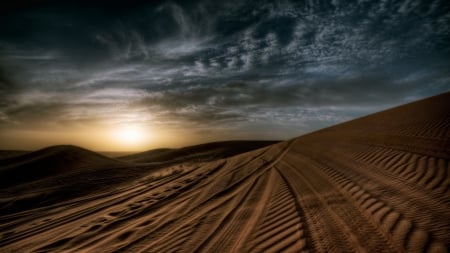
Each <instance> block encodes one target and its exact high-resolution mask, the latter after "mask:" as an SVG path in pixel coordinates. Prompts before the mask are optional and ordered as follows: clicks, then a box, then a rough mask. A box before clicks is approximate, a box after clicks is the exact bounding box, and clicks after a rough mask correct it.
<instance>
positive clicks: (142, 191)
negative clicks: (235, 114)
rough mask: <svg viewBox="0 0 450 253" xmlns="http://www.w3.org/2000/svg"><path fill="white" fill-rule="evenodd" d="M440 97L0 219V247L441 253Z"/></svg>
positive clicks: (447, 236) (444, 122) (449, 199)
mask: <svg viewBox="0 0 450 253" xmlns="http://www.w3.org/2000/svg"><path fill="white" fill-rule="evenodd" d="M449 101H450V93H446V94H443V95H440V96H436V97H432V98H429V99H426V100H422V101H419V102H415V103H412V104H408V105H405V106H400V107H397V108H394V109H391V110H387V111H383V112H380V113H377V114H373V115H370V116H367V117H363V118H360V119H357V120H353V121H350V122H347V123H344V124H340V125H337V126H334V127H330V128H326V129H323V130H321V131H318V132H315V133H312V134H309V135H305V136H302V137H299V138H296V139H293V140H290V141H285V142H280V143H277V144H273V145H270V146H267V147H265V148H261V149H257V150H254V151H250V152H247V153H243V154H240V155H236V156H233V157H230V158H226V159H219V160H216V161H210V162H189V163H182V164H177V165H174V166H170V167H167V168H165V169H161V170H157V171H152V172H149V173H148V174H147V175H145V176H143V177H141V178H139V179H138V180H135V181H133V182H129V183H127V184H121V185H120V186H117V187H110V188H109V189H108V190H103V191H101V192H97V193H95V194H91V195H86V196H81V197H78V198H76V199H70V200H67V201H65V202H63V203H57V204H53V205H50V206H44V207H40V208H36V209H33V208H30V209H29V210H25V211H20V212H16V213H11V214H7V215H2V216H1V217H0V224H1V225H0V226H1V227H0V231H1V235H0V236H1V237H0V239H1V240H0V247H1V250H0V251H1V252H447V249H448V248H449V247H450V187H449V184H450V166H449V158H450V131H449V130H450V102H449ZM93 173H95V172H93ZM4 194H6V193H4ZM4 194H3V193H2V195H4Z"/></svg>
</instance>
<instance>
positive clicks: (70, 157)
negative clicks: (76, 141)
mask: <svg viewBox="0 0 450 253" xmlns="http://www.w3.org/2000/svg"><path fill="white" fill-rule="evenodd" d="M120 163H121V162H119V161H117V160H113V159H111V158H108V157H105V156H102V155H100V154H97V153H95V152H92V151H89V150H87V149H83V148H80V147H76V146H71V145H61V146H52V147H48V148H43V149H40V150H37V151H34V152H30V153H26V154H23V155H19V156H14V157H11V158H6V159H2V160H0V186H1V187H7V186H11V185H17V184H21V183H25V182H28V181H33V180H37V179H41V178H44V177H48V176H54V175H57V174H61V173H67V172H70V171H71V170H74V169H83V168H91V167H96V166H113V165H116V166H117V165H118V164H120Z"/></svg>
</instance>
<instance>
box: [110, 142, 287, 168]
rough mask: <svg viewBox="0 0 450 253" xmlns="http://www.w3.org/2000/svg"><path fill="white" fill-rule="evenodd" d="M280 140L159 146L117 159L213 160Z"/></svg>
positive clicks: (148, 160) (145, 160) (161, 160)
mask: <svg viewBox="0 0 450 253" xmlns="http://www.w3.org/2000/svg"><path fill="white" fill-rule="evenodd" d="M277 142H279V141H255V140H250V141H220V142H210V143H204V144H199V145H195V146H188V147H183V148H178V149H169V148H159V149H153V150H149V151H145V152H142V153H137V154H132V155H127V156H122V157H118V158H117V159H120V160H124V161H129V162H134V163H150V162H168V161H171V162H172V163H179V162H184V161H197V162H199V161H202V162H205V161H212V160H216V159H221V158H227V157H230V156H233V155H237V154H241V153H245V152H248V151H251V150H254V149H258V148H262V147H265V146H268V145H271V144H275V143H277Z"/></svg>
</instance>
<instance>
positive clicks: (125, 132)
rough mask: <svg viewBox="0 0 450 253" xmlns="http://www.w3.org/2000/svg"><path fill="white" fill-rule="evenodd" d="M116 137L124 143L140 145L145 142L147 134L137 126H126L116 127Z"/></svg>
mask: <svg viewBox="0 0 450 253" xmlns="http://www.w3.org/2000/svg"><path fill="white" fill-rule="evenodd" d="M114 137H115V139H116V140H117V142H119V143H120V144H122V145H127V146H138V145H141V144H142V143H143V142H145V140H146V138H147V134H146V133H145V132H144V131H143V130H142V128H140V127H137V126H126V127H121V128H119V129H116V130H115V131H114Z"/></svg>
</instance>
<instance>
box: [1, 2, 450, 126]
mask: <svg viewBox="0 0 450 253" xmlns="http://www.w3.org/2000/svg"><path fill="white" fill-rule="evenodd" d="M70 6H71V8H65V7H67V6H66V5H65V4H64V3H58V4H55V5H54V6H50V7H51V8H47V7H46V6H43V7H42V8H40V9H31V10H30V11H29V12H22V11H17V12H16V13H13V14H11V15H9V16H5V17H1V20H0V21H3V22H2V23H1V24H0V30H2V31H4V32H2V34H1V35H0V126H3V127H4V128H6V127H9V126H11V125H12V124H14V125H15V127H23V128H26V127H28V126H36V125H45V124H47V123H45V122H48V123H49V124H50V125H58V124H76V123H77V122H78V123H79V124H81V125H83V124H119V123H120V122H129V121H139V122H142V123H144V122H151V123H152V124H159V125H171V126H174V127H175V126H176V125H180V126H181V125H186V124H187V125H192V126H196V127H197V128H200V126H204V127H203V128H205V129H206V128H208V127H209V128H211V129H221V131H222V130H223V129H229V130H230V129H232V130H233V131H231V130H230V132H236V133H237V132H239V131H240V132H239V133H240V134H243V133H249V132H251V131H249V129H251V128H255V129H256V128H257V129H258V131H256V130H255V131H256V132H259V133H263V132H266V133H267V132H270V131H271V129H285V130H286V129H289V131H287V130H286V131H285V132H286V134H292V135H295V134H296V133H297V131H300V130H301V131H303V132H304V131H306V130H305V129H307V130H312V129H315V128H317V127H322V126H325V125H327V124H329V125H331V124H334V123H337V122H340V121H343V120H346V119H350V118H353V117H356V116H359V115H363V114H366V113H370V112H373V111H375V110H377V109H380V108H385V107H387V106H390V105H395V104H400V103H403V102H408V101H410V100H411V99H417V98H421V97H424V96H429V95H434V94H437V93H440V92H444V91H448V90H449V89H450V83H449V74H448V73H450V72H449V70H450V64H449V62H448V58H449V57H450V47H449V46H448V43H447V42H448V40H449V38H450V33H449V31H450V25H449V24H450V15H449V14H448V13H449V11H450V10H449V7H448V5H447V4H446V2H445V1H444V0H436V1H432V2H427V1H420V0H413V1H410V0H405V1H379V2H374V1H357V3H350V2H345V1H332V2H329V3H328V2H327V3H325V2H317V1H305V2H299V1H288V0H284V1H251V0H248V1H232V2H222V3H217V2H215V3H212V2H210V1H189V2H187V1H160V2H158V3H157V4H149V5H145V4H142V5H140V4H123V6H122V7H121V6H109V7H105V8H97V7H96V5H92V6H91V5H86V4H83V5H80V6H79V7H77V6H72V5H70ZM72 7H73V8H72ZM119 7H120V8H119ZM69 10H70V11H69ZM136 115H140V116H139V117H137V116H136ZM139 118H140V119H139ZM80 122H82V123H80ZM283 124H284V125H283ZM47 125H48V124H47ZM295 126H301V127H299V129H297V130H296V127H295ZM300 128H301V129H300ZM236 129H241V130H239V131H237V130H236ZM302 129H303V130H302Z"/></svg>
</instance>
